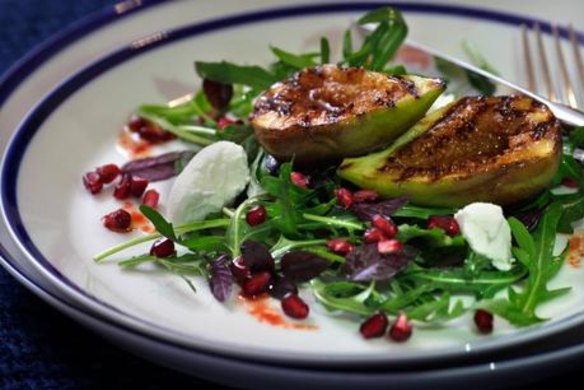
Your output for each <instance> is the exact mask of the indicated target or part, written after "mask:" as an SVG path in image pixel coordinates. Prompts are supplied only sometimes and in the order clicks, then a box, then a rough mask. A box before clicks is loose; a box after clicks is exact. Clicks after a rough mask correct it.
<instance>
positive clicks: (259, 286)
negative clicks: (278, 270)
mask: <svg viewBox="0 0 584 390" xmlns="http://www.w3.org/2000/svg"><path fill="white" fill-rule="evenodd" d="M270 279H272V274H271V273H269V272H268V271H264V272H260V273H258V274H256V275H254V276H252V277H251V278H249V279H246V280H244V281H243V283H242V285H241V289H242V291H243V294H244V295H245V296H248V297H254V296H256V295H260V294H263V293H265V292H267V291H268V288H269V286H270Z"/></svg>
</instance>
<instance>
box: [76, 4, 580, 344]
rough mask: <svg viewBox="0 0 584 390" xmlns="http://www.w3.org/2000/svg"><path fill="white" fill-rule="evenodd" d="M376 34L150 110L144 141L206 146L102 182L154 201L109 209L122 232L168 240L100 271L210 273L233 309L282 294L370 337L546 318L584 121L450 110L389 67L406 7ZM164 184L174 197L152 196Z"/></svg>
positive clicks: (431, 86)
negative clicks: (140, 231)
mask: <svg viewBox="0 0 584 390" xmlns="http://www.w3.org/2000/svg"><path fill="white" fill-rule="evenodd" d="M359 23H360V24H368V23H376V24H377V27H376V29H375V30H374V31H372V32H371V33H370V34H369V35H368V36H367V37H366V38H365V39H364V41H363V43H362V44H361V45H360V46H359V47H353V43H352V37H351V30H347V32H346V34H345V36H344V40H343V44H342V55H341V56H340V57H341V58H342V59H341V60H339V61H338V62H336V63H331V54H330V53H331V49H330V46H329V41H328V40H327V39H326V38H322V40H321V45H320V50H318V51H316V52H314V53H306V54H293V53H290V52H287V51H284V50H282V49H279V48H276V47H272V48H271V50H272V52H273V54H274V55H275V57H276V60H275V62H274V63H272V64H271V65H270V66H268V67H260V66H250V65H237V64H234V63H229V62H224V61H223V62H196V63H195V68H196V71H197V74H198V75H199V76H200V77H201V79H202V88H201V90H199V91H198V92H197V93H195V94H194V95H193V97H192V98H191V99H188V100H187V101H184V102H182V103H181V104H179V105H174V106H153V105H146V106H142V107H140V108H139V109H138V110H137V112H136V113H135V115H134V116H133V117H132V119H131V120H130V122H129V123H128V124H127V126H126V127H125V131H126V132H127V136H128V137H131V138H133V139H135V140H138V142H139V143H141V144H140V145H143V144H146V145H153V144H160V143H167V142H170V141H172V142H179V141H180V142H186V143H190V144H192V145H193V147H192V151H186V152H185V151H180V152H173V153H167V154H162V155H158V156H150V157H145V158H140V159H135V160H132V161H130V162H128V163H127V164H126V165H124V166H122V167H118V166H117V165H114V164H105V165H103V166H101V167H99V168H97V169H96V170H94V171H92V172H89V173H86V174H85V176H84V177H83V183H84V185H85V187H86V188H87V189H88V190H89V192H90V193H92V194H96V193H99V192H104V191H110V190H111V191H112V193H113V196H114V197H115V198H117V199H120V200H124V201H125V203H126V204H127V203H128V199H131V198H132V197H134V198H135V199H136V202H139V203H141V205H140V206H139V212H138V211H137V210H133V211H132V210H127V208H123V207H121V208H120V209H119V210H115V211H111V212H110V213H109V214H106V213H104V214H106V215H105V216H104V217H103V220H102V223H103V225H104V227H105V228H106V229H108V230H110V231H112V232H116V233H119V232H128V231H131V230H133V229H135V226H136V223H138V222H137V220H139V219H142V220H144V221H146V222H147V223H149V224H151V225H149V226H153V227H154V229H155V231H153V232H150V233H148V234H146V235H140V236H138V237H136V238H132V239H130V240H129V241H127V242H126V243H124V244H122V245H118V246H117V247H114V248H111V249H109V250H107V251H105V252H103V253H101V254H99V255H97V256H96V257H95V260H96V261H103V260H104V259H107V258H115V259H116V260H117V261H119V265H120V266H122V267H124V268H134V267H141V266H142V265H143V264H144V263H154V264H155V265H158V266H160V267H162V268H166V269H168V270H169V271H171V272H173V273H176V274H179V275H181V276H182V277H184V278H185V280H187V282H188V283H189V284H190V285H191V286H193V285H192V284H191V283H192V282H191V281H190V280H189V279H187V277H188V275H192V274H195V275H201V276H203V277H204V278H205V279H206V280H208V285H209V288H210V290H211V292H212V294H213V296H214V297H215V298H216V299H217V300H218V301H220V302H226V301H230V300H233V299H235V296H236V295H239V296H241V297H243V298H248V299H256V298H258V297H265V296H270V297H272V299H273V300H274V301H273V302H276V301H279V302H280V305H281V310H282V312H283V313H285V314H286V315H287V316H289V317H290V318H291V321H295V320H303V319H305V318H307V317H309V316H310V311H311V308H310V307H309V304H308V303H310V304H311V305H322V306H324V307H325V308H326V309H328V310H330V311H331V312H338V311H340V312H345V313H350V314H351V316H349V317H348V318H354V319H355V321H356V325H355V328H357V327H359V326H360V332H361V334H362V335H363V337H365V338H373V337H381V336H384V335H388V337H389V338H390V339H392V340H395V341H404V340H407V339H408V338H409V337H410V336H411V334H412V330H413V327H414V326H415V324H416V323H433V324H437V325H440V324H445V323H447V322H448V321H450V320H452V319H454V318H457V317H459V316H462V315H468V316H469V317H473V318H474V323H475V325H473V328H474V330H473V331H476V332H480V333H489V332H491V331H492V330H493V326H494V325H493V318H494V316H498V317H499V318H502V319H504V320H506V321H508V322H509V323H511V324H514V325H516V326H526V325H531V324H535V323H539V322H542V321H544V320H546V319H545V318H542V317H541V316H539V315H538V312H537V310H538V307H539V305H540V304H542V303H543V302H547V301H549V300H552V299H555V298H557V297H560V296H562V295H564V294H569V293H570V286H565V288H561V289H551V288H550V287H549V286H548V282H549V281H550V280H552V279H553V278H554V277H555V275H556V274H557V273H558V271H559V270H560V268H561V267H562V265H563V263H564V260H565V258H566V257H567V256H568V254H569V251H570V248H569V247H568V248H566V245H560V241H559V240H557V237H562V234H565V235H564V236H563V237H564V242H566V241H567V240H566V238H567V237H569V236H568V235H569V234H571V233H573V227H572V224H573V223H574V222H575V221H577V220H580V219H581V218H582V217H584V197H583V196H582V194H581V191H582V188H584V177H583V176H582V167H581V165H580V163H579V162H578V161H577V160H576V159H575V158H574V156H573V152H574V150H575V149H576V148H577V147H579V146H584V145H583V144H584V128H579V129H572V130H570V131H566V130H563V129H562V128H561V127H560V124H559V122H558V121H557V120H556V119H555V118H554V116H553V114H552V113H551V112H550V110H549V109H548V108H547V107H546V106H544V105H542V104H541V103H538V102H536V101H533V100H532V99H530V98H527V97H524V96H498V97H493V96H487V95H485V94H483V95H481V96H474V97H470V96H466V97H465V96H463V97H459V98H456V99H454V98H453V99H450V102H447V103H446V104H442V105H441V106H440V105H439V104H437V102H436V101H437V99H438V100H440V99H439V97H440V96H441V94H442V93H443V92H444V91H445V89H446V82H445V81H443V80H441V79H435V78H428V77H423V76H419V75H412V74H407V73H406V69H405V68H404V66H389V65H388V63H389V60H390V59H392V58H393V57H394V54H395V53H396V51H397V50H398V49H399V47H400V45H401V44H402V43H403V41H404V39H405V36H406V34H407V27H406V24H405V23H404V20H403V19H402V16H401V15H400V13H399V12H398V11H397V10H395V9H392V8H381V9H377V10H375V11H372V12H370V13H368V14H366V15H365V16H363V17H362V18H361V19H360V20H359ZM471 82H473V83H474V84H473V85H475V86H478V87H480V86H483V87H485V86H486V88H485V91H487V92H492V91H493V88H492V86H491V85H488V81H486V80H477V78H476V77H473V78H471ZM442 100H443V101H444V99H442ZM438 106H440V107H438ZM104 163H105V162H104ZM160 180H172V181H173V184H172V188H171V190H170V192H169V193H161V194H159V193H158V192H157V191H156V190H154V189H152V188H149V185H150V183H151V182H154V181H160ZM149 241H151V242H152V244H151V246H150V248H149V250H148V252H147V253H145V254H143V255H140V256H137V257H136V256H135V257H131V258H125V259H120V258H119V257H117V256H119V255H120V252H122V251H123V250H125V249H127V248H129V247H133V246H135V245H145V244H144V243H146V242H149ZM556 241H557V242H556ZM114 255H115V256H114ZM299 291H301V292H302V293H301V294H299ZM301 296H302V297H301ZM307 297H310V299H307ZM345 318H347V317H345Z"/></svg>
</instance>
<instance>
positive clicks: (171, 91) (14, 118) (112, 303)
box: [0, 2, 584, 364]
mask: <svg viewBox="0 0 584 390" xmlns="http://www.w3.org/2000/svg"><path fill="white" fill-rule="evenodd" d="M282 3H284V2H282ZM206 4H207V3H201V4H199V3H197V4H195V3H193V2H173V3H168V4H165V5H161V6H156V7H153V8H152V9H150V10H146V11H144V13H140V14H136V15H134V16H131V17H129V18H128V21H127V22H126V21H124V22H123V23H121V22H120V23H119V24H118V25H115V26H114V29H115V28H120V29H121V30H120V31H116V32H115V33H112V32H111V31H109V29H108V30H104V31H99V32H98V33H97V35H99V34H106V35H107V34H110V33H111V34H112V36H113V35H116V34H117V35H116V37H117V36H119V34H120V33H121V34H122V35H124V36H126V37H127V36H131V35H132V34H133V33H135V31H136V30H132V25H131V24H132V23H137V24H140V25H141V26H142V27H143V24H146V23H148V22H149V21H150V19H148V18H150V17H152V18H153V19H156V20H158V18H154V17H153V16H152V13H153V12H155V11H156V13H157V15H167V17H168V18H169V19H172V17H173V16H174V17H177V18H178V17H179V16H181V17H184V14H185V13H186V12H185V9H189V10H190V9H191V8H193V7H201V12H197V16H196V17H194V16H193V17H191V19H186V20H187V21H189V22H190V23H193V20H195V19H196V20H204V17H205V15H206V14H205V12H209V13H212V12H217V9H222V10H223V11H225V10H229V13H237V12H242V10H241V9H239V10H236V8H237V7H244V6H242V5H239V3H237V4H236V3H234V2H225V6H224V8H221V7H218V6H217V5H216V4H218V2H214V4H215V6H214V7H213V9H212V10H211V9H210V8H209V9H207V5H206ZM222 4H223V2H222ZM250 4H251V2H250ZM250 4H247V3H246V5H245V7H246V8H247V7H251V6H252V5H250ZM254 6H256V7H267V8H271V7H274V6H275V3H271V4H270V5H269V6H268V5H266V4H262V5H259V4H254ZM360 14H361V12H353V13H348V12H339V13H337V12H333V13H331V14H330V15H329V14H327V16H326V18H325V17H323V16H322V15H319V16H303V17H293V18H282V19H278V20H276V21H262V22H259V23H250V24H246V25H240V26H236V27H230V28H227V29H218V30H216V31H214V32H212V33H206V34H203V35H199V36H193V37H188V38H185V39H183V40H180V41H177V42H173V43H169V44H165V45H163V46H161V47H159V48H156V49H155V50H151V51H147V52H145V53H143V54H141V55H139V56H136V57H133V58H131V59H129V60H127V61H124V62H122V63H120V64H117V65H116V66H114V67H113V68H111V69H108V70H107V71H106V72H105V73H103V74H101V75H99V76H97V77H95V78H93V79H92V80H90V81H89V82H88V83H87V84H85V85H84V86H82V87H81V88H80V89H79V90H76V91H75V92H74V93H73V94H72V95H71V96H70V97H68V98H67V99H66V100H65V101H64V102H63V103H62V104H60V105H58V107H56V109H55V111H54V112H53V113H52V114H51V115H50V116H49V117H48V118H47V120H45V121H44V122H43V123H42V125H41V127H40V128H39V130H38V131H37V133H36V135H35V137H34V138H33V140H32V142H31V143H30V145H29V146H28V147H27V149H26V152H25V155H24V157H23V162H22V166H21V168H20V172H19V173H18V187H17V199H18V208H19V211H20V214H21V216H22V218H23V222H24V227H25V229H26V231H27V232H28V234H29V235H30V237H31V239H32V242H33V243H34V245H35V246H36V247H37V248H38V249H39V250H40V252H41V253H42V255H43V256H44V257H45V258H47V259H48V261H49V263H50V264H51V265H52V266H53V267H55V269H56V270H58V271H59V272H60V273H61V274H63V275H64V276H65V277H66V278H67V279H68V280H70V281H71V283H72V284H73V285H75V286H77V287H78V288H79V289H80V290H81V291H79V290H76V289H74V288H71V286H70V285H68V284H66V283H64V282H63V281H62V280H61V279H60V278H59V277H57V276H56V275H55V274H54V273H52V272H49V271H48V270H47V269H48V267H47V266H46V265H45V264H42V263H39V262H37V261H36V260H35V259H34V256H31V255H30V248H28V247H27V245H28V244H27V243H24V244H22V243H21V244H22V247H21V250H23V252H24V253H25V255H27V256H26V257H22V258H20V259H21V260H20V261H21V262H22V263H23V264H25V266H26V267H30V266H33V267H35V268H36V270H37V271H39V272H40V273H41V274H42V278H43V279H44V280H45V281H46V282H47V283H48V284H50V285H51V286H52V288H56V289H58V290H59V291H60V293H61V294H63V295H65V296H66V297H67V298H68V299H71V300H73V301H75V302H77V303H79V304H81V305H84V306H86V307H87V308H89V309H90V310H93V311H95V312H96V313H99V314H100V315H103V316H105V317H106V318H110V319H111V320H113V321H116V322H119V323H123V324H125V325H127V326H129V327H133V328H135V329H140V330H142V331H144V332H147V333H152V334H155V335H157V336H160V337H162V338H164V339H167V340H171V341H174V342H178V343H182V344H184V345H188V346H194V347H197V348H201V349H204V350H211V351H218V352H222V353H225V354H228V355H233V356H244V357H253V358H259V359H265V360H274V361H293V362H309V361H311V362H314V363H322V364H330V363H334V362H337V363H339V364H341V363H352V364H355V363H365V362H371V361H375V362H378V363H379V362H405V361H415V360H416V359H420V358H429V357H437V356H445V355H447V356H461V355H464V354H465V353H467V352H468V351H470V352H471V353H472V351H474V350H479V351H481V350H492V349H496V348H500V347H504V346H509V345H511V344H513V343H516V342H519V341H525V340H528V339H533V338H536V337H541V336H542V335H544V334H547V333H548V332H551V331H557V330H560V329H564V328H566V327H568V326H572V325H574V324H576V323H579V322H581V315H580V308H579V307H578V305H577V302H579V301H581V299H582V296H583V295H584V284H580V285H579V284H578V283H577V282H576V281H577V279H581V277H582V271H579V270H575V269H570V268H567V267H566V268H565V269H564V271H563V273H562V275H561V276H560V277H559V278H558V283H559V284H560V285H562V286H563V285H572V286H574V287H575V288H574V293H573V294H572V295H571V296H570V297H568V298H566V299H565V300H563V301H562V302H561V303H560V304H554V305H549V306H547V307H545V308H544V310H543V311H542V314H543V315H547V316H550V317H553V318H554V321H558V320H560V319H563V320H562V321H560V322H559V323H554V321H552V322H550V323H549V324H546V325H544V326H542V327H541V328H540V329H534V328H531V329H529V330H526V331H517V330H513V329H510V328H508V327H505V326H501V327H499V328H498V329H499V331H498V332H497V334H495V335H493V336H492V337H488V338H485V337H477V336H476V335H475V334H474V333H472V332H470V331H469V329H470V328H471V327H470V320H469V319H468V318H466V319H464V320H461V321H459V322H457V323H455V324H453V325H452V326H451V327H448V328H446V329H441V330H419V331H417V332H416V335H415V337H414V338H413V339H412V340H411V342H409V343H408V344H407V345H400V346H396V345H394V344H388V343H386V342H382V341H380V342H364V341H363V340H362V339H361V338H360V337H358V335H357V333H356V324H355V323H352V322H347V321H342V320H339V319H335V318H332V319H331V318H330V317H327V316H323V315H318V314H317V315H314V316H313V318H312V319H311V323H314V324H316V325H318V327H319V330H318V331H291V330H288V329H281V328H274V327H270V326H268V325H265V324H260V323H258V322H257V320H256V319H254V318H253V317H251V316H250V315H249V314H247V313H246V311H245V310H244V308H243V307H241V305H240V304H235V303H234V304H232V305H230V306H227V307H225V306H221V305H219V304H218V303H216V302H215V301H214V300H213V298H212V297H211V296H210V294H209V293H208V291H207V289H206V285H205V283H204V282H203V281H198V282H196V284H197V286H198V287H199V294H198V295H197V296H193V295H192V292H191V291H190V290H189V289H188V288H186V286H185V285H184V282H182V281H181V280H180V279H178V278H176V277H172V276H169V275H166V274H161V273H159V272H154V271H153V272H121V271H120V270H119V269H118V268H117V266H116V265H114V264H111V263H110V264H104V265H95V264H94V263H93V262H92V261H91V257H92V255H94V254H95V253H97V252H99V251H101V250H103V249H104V248H107V247H109V246H111V245H113V244H115V243H116V242H121V241H123V240H125V239H127V238H128V237H127V236H123V237H120V236H117V235H113V234H110V233H108V232H106V231H104V229H103V228H102V227H101V225H100V223H99V220H100V218H101V216H102V215H103V214H105V213H106V212H107V211H110V210H113V209H115V208H117V207H119V205H118V204H117V203H116V202H114V201H113V200H111V198H110V197H108V196H99V197H96V198H92V197H90V196H89V195H88V194H87V193H86V192H85V191H84V190H83V188H82V187H81V186H80V183H79V182H80V176H81V174H82V173H83V172H84V171H86V170H88V169H91V168H92V167H94V166H97V165H100V164H102V163H104V162H121V161H122V157H121V156H120V155H119V154H116V152H115V149H114V147H113V145H114V142H115V138H116V134H117V131H118V129H119V128H120V126H121V125H122V124H123V123H124V122H125V120H126V119H127V116H128V115H129V113H130V112H131V111H132V109H133V108H135V107H136V106H137V105H139V104H141V103H143V102H163V101H166V100H167V99H169V98H171V97H174V96H178V95H180V94H182V93H184V92H185V91H188V90H190V89H191V88H193V87H194V86H196V80H195V77H194V74H193V71H192V61H193V60H194V59H197V60H204V59H207V60H218V59H229V60H234V61H238V62H248V63H254V62H259V63H265V62H267V61H268V60H269V59H270V57H269V52H268V49H267V47H268V44H274V45H276V46H280V47H284V48H286V49H289V50H292V51H300V50H305V49H307V48H311V47H313V48H314V47H316V46H315V44H316V42H317V39H318V38H319V37H320V36H321V35H322V34H326V35H335V36H337V37H338V36H340V33H341V32H342V31H343V29H344V28H346V26H347V25H349V23H350V22H351V21H352V20H354V18H355V17H356V16H358V15H360ZM405 16H406V19H407V21H408V24H409V25H410V30H411V33H410V37H412V38H413V39H415V40H417V41H420V42H422V43H425V44H429V45H433V46H435V47H437V48H439V49H442V50H445V51H447V52H450V53H452V54H455V55H461V53H460V49H459V47H460V40H458V39H453V38H452V34H451V31H459V32H460V34H461V36H464V37H465V38H466V39H468V40H469V41H471V42H474V43H475V44H476V45H477V46H478V47H479V48H480V50H481V52H483V53H484V54H485V55H486V56H487V57H488V58H489V59H491V62H492V64H493V65H494V66H495V67H496V68H497V69H499V70H500V71H501V73H502V74H503V75H504V76H506V77H509V78H515V74H516V64H517V58H516V57H515V56H514V55H515V53H516V50H515V44H516V38H517V29H516V28H514V27H512V26H509V25H503V24H497V23H493V22H490V21H482V20H480V19H476V18H472V19H469V18H465V17H461V16H460V15H457V16H449V15H445V14H442V15H440V16H438V17H437V16H436V15H434V14H429V13H427V12H406V14H405ZM198 18H200V19H198ZM181 20H185V19H181ZM126 23H128V24H129V26H127V28H128V30H127V31H126V32H124V31H125V30H124V28H125V27H124V26H123V25H125V24H126ZM170 25H172V26H174V25H176V24H170ZM299 26H302V27H299ZM304 26H311V28H305V27H304ZM444 26H448V28H447V29H445V27H444ZM150 31H155V30H154V29H153V30H150ZM290 31H295V34H290V33H289V32H290ZM438 32H440V34H439V33H438ZM485 37H488V39H485ZM92 38H95V37H93V35H91V36H89V37H88V38H85V39H89V40H91V39H92ZM122 42H123V41H122ZM76 45H77V44H76ZM90 47H93V46H90ZM95 50H96V51H97V52H100V51H101V52H102V54H106V53H108V52H109V49H104V48H103V47H99V46H95ZM69 52H71V53H73V52H74V51H73V48H69V49H68V50H67V51H64V52H62V53H61V54H60V55H59V56H57V57H58V58H54V59H52V60H51V61H49V62H48V63H47V64H46V66H44V67H42V68H40V69H39V71H38V72H36V73H35V74H33V75H32V76H31V78H30V80H27V81H26V82H25V83H24V84H23V85H22V87H21V88H20V89H19V90H18V91H17V92H16V93H15V94H14V96H11V98H10V100H9V101H8V105H14V104H18V103H19V102H21V101H24V102H26V103H28V104H29V106H32V105H34V103H36V102H37V101H38V94H37V93H33V89H34V88H33V87H36V86H41V90H42V87H46V89H47V90H50V89H51V87H52V85H51V86H49V83H48V81H47V80H48V75H52V76H57V77H60V78H58V79H53V80H52V81H51V82H53V83H54V84H53V85H55V84H59V83H58V82H56V81H55V80H64V79H66V78H67V76H69V75H72V74H74V73H75V71H76V70H77V69H78V67H80V66H81V65H84V64H87V63H88V62H90V61H91V60H92V59H93V58H94V57H92V56H89V55H87V56H85V57H83V56H79V57H75V55H73V54H68V53H69ZM169 59H170V60H169ZM59 64H61V65H62V67H60V66H59ZM72 64H77V65H72ZM54 66H55V67H56V68H54ZM56 69H59V71H60V72H63V73H62V74H59V72H57V71H56ZM43 77H47V79H46V80H45V84H42V83H41V84H36V85H35V84H34V79H35V78H38V79H39V80H40V79H43ZM29 83H33V84H30V85H29ZM30 88H33V89H30ZM112 96H113V98H112ZM22 107H26V104H23V105H22ZM5 112H6V111H3V114H2V116H0V129H2V134H9V133H11V129H12V128H13V126H15V125H16V124H17V123H18V122H20V120H21V119H22V118H23V117H24V111H23V110H22V109H21V110H17V111H16V112H11V114H10V115H6V114H5ZM3 140H5V137H3ZM3 142H4V141H3ZM39 171H42V172H43V174H42V175H39ZM165 184H168V183H165ZM165 184H163V185H162V187H164V186H165ZM161 190H162V192H164V189H163V188H161ZM163 199H164V198H163ZM7 222H8V224H11V221H7ZM13 228H14V227H13ZM19 238H22V237H19ZM142 250H143V249H142ZM86 294H87V295H86ZM94 298H96V299H97V300H94ZM102 303H106V304H107V305H103V304H102ZM112 307H114V308H116V310H113V309H112ZM313 307H315V305H313ZM465 351H466V352H465ZM396 352H397V353H396Z"/></svg>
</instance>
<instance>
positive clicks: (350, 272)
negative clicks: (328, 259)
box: [342, 244, 417, 282]
mask: <svg viewBox="0 0 584 390" xmlns="http://www.w3.org/2000/svg"><path fill="white" fill-rule="evenodd" d="M416 254H417V250H416V249H414V248H412V247H409V246H405V247H404V249H402V250H400V251H397V252H393V253H386V254H382V253H379V251H378V250H377V244H366V245H361V246H358V247H356V248H354V249H353V250H352V251H351V252H350V253H349V254H348V255H347V256H346V261H345V264H343V268H342V271H343V272H344V274H345V275H346V277H347V279H349V280H352V281H355V282H370V281H372V280H389V279H391V278H393V277H394V276H395V275H397V274H398V273H400V272H401V271H403V270H404V269H405V267H406V266H407V265H408V264H409V263H410V262H411V261H413V260H414V258H415V257H416Z"/></svg>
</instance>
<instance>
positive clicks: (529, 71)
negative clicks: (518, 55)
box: [521, 23, 584, 111]
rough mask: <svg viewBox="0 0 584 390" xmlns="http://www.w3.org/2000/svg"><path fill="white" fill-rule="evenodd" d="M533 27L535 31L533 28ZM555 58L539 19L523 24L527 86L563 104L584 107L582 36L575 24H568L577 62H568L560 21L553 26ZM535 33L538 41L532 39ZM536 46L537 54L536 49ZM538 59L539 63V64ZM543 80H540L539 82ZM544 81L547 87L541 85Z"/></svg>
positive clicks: (573, 56)
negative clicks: (547, 49) (546, 44)
mask: <svg viewBox="0 0 584 390" xmlns="http://www.w3.org/2000/svg"><path fill="white" fill-rule="evenodd" d="M530 30H533V33H531V32H530ZM551 31H552V37H553V46H554V50H553V51H554V52H555V56H553V57H552V58H554V59H555V60H554V61H553V62H552V61H550V60H549V57H548V55H547V52H546V46H545V43H544V38H543V36H542V35H543V34H542V29H541V26H540V25H539V23H535V24H534V25H533V26H532V28H529V27H528V26H526V25H525V24H524V25H522V26H521V35H522V39H521V41H522V46H523V54H524V57H525V74H526V82H527V88H528V89H529V90H530V91H533V92H536V93H539V94H541V95H543V96H545V97H547V98H548V99H549V100H550V101H552V102H555V103H559V104H563V105H566V106H569V107H572V108H573V109H577V110H580V111H581V110H582V109H583V108H584V64H583V61H582V54H581V52H580V46H579V44H578V38H577V35H576V32H575V30H574V28H573V27H572V25H570V26H569V27H568V36H569V38H570V39H569V40H570V46H571V57H572V59H573V66H572V67H571V68H570V67H568V65H567V61H566V55H565V54H564V50H563V48H562V40H561V39H560V31H559V28H558V26H557V25H553V26H552V27H551ZM530 35H534V39H535V42H532V41H533V39H530V37H529V36H530ZM534 46H535V56H534V55H532V49H533V47H534ZM536 63H537V65H538V66H536ZM538 70H539V74H538ZM538 81H539V82H538ZM540 82H543V86H544V88H541V87H540V88H538V84H541V83H540Z"/></svg>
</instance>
